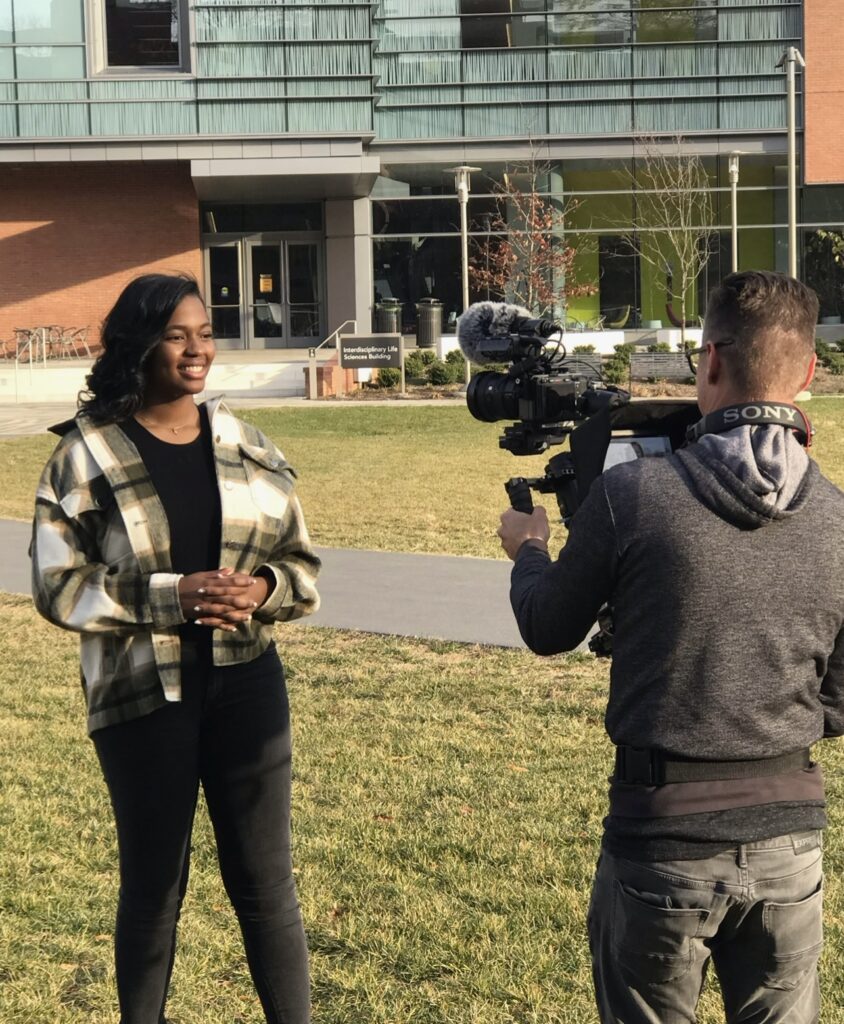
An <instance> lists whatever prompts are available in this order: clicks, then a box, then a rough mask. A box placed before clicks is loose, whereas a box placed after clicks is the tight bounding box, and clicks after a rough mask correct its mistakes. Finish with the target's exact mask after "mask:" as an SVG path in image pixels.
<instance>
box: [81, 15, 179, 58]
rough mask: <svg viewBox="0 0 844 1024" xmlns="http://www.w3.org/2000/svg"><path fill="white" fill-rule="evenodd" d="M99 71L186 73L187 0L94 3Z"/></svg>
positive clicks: (93, 35)
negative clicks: (146, 69)
mask: <svg viewBox="0 0 844 1024" xmlns="http://www.w3.org/2000/svg"><path fill="white" fill-rule="evenodd" d="M90 3H91V4H92V7H93V13H94V18H93V25H94V26H95V28H96V27H99V29H100V34H99V39H98V38H97V36H98V33H97V32H96V30H95V31H94V32H93V33H92V37H93V38H94V40H95V44H96V43H97V42H98V43H99V46H98V47H97V50H98V52H97V53H96V54H95V65H96V67H95V70H99V71H109V70H117V69H124V68H131V69H132V70H133V71H135V70H137V69H139V68H149V69H160V70H162V71H165V70H169V71H186V70H187V63H188V54H187V50H188V47H187V0H90Z"/></svg>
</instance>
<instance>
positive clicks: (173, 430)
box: [135, 412, 199, 434]
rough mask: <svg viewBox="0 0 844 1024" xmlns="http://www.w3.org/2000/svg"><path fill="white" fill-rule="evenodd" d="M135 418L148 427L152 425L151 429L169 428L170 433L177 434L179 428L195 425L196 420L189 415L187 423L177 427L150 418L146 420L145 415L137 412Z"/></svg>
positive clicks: (196, 424) (196, 423)
mask: <svg viewBox="0 0 844 1024" xmlns="http://www.w3.org/2000/svg"><path fill="white" fill-rule="evenodd" d="M135 419H138V420H140V421H141V423H145V424H146V425H147V426H148V427H152V429H153V430H169V431H170V433H171V434H178V433H179V431H180V430H184V429H185V427H196V426H198V425H199V424H198V421H197V418H196V417H193V416H192V417H191V418H190V419H189V420H188V421H187V423H180V424H179V425H178V427H168V426H166V425H165V424H163V423H154V422H153V421H152V420H148V419H147V418H146V417H145V416H141V414H140V413H139V412H136V413H135Z"/></svg>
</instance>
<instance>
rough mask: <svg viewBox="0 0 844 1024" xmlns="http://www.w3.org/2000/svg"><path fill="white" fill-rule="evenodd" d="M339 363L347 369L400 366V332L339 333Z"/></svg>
mask: <svg viewBox="0 0 844 1024" xmlns="http://www.w3.org/2000/svg"><path fill="white" fill-rule="evenodd" d="M340 365H341V366H342V367H343V368H344V369H347V370H354V369H373V368H375V367H382V366H394V367H396V369H401V367H402V339H401V335H400V334H341V335H340Z"/></svg>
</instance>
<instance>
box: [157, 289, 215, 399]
mask: <svg viewBox="0 0 844 1024" xmlns="http://www.w3.org/2000/svg"><path fill="white" fill-rule="evenodd" d="M215 352H216V349H215V346H214V336H213V334H212V333H211V324H210V323H209V322H208V313H207V311H206V309H205V306H204V305H203V304H202V302H201V301H200V300H199V299H198V298H197V297H196V296H195V295H188V296H187V298H184V299H182V301H181V302H180V303H179V305H178V306H176V308H175V309H174V310H173V315H172V316H171V317H170V320H169V322H168V324H167V327H166V328H165V329H164V334H163V335H162V337H161V341H160V342H159V344H158V346H157V348H155V349H154V350H153V352H152V355H151V356H150V357H149V362H148V363H147V369H146V388H145V391H144V401H145V403H146V404H152V403H156V402H172V401H173V400H174V399H177V398H181V397H182V396H183V395H197V394H199V393H200V392H201V391H202V390H203V389H204V388H205V378H206V377H207V376H208V370H209V369H210V367H211V363H212V362H213V361H214V355H215Z"/></svg>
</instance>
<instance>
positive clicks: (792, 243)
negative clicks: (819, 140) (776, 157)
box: [775, 46, 806, 277]
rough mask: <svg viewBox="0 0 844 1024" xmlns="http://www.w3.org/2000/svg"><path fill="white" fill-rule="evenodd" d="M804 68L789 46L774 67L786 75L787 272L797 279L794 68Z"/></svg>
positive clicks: (794, 51) (799, 58) (803, 64)
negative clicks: (781, 69)
mask: <svg viewBox="0 0 844 1024" xmlns="http://www.w3.org/2000/svg"><path fill="white" fill-rule="evenodd" d="M797 64H799V65H800V67H801V68H805V67H806V61H805V60H803V54H802V53H801V52H800V51H799V50H798V49H797V47H796V46H789V48H788V49H787V50H786V51H785V53H784V54H783V55H782V57H780V59H779V60H778V61H777V63H776V65H775V67H778V68H785V70H786V73H787V75H788V272H789V274H790V275H791V276H792V277H797V126H796V121H797V117H796V108H797V103H796V98H795V75H796V67H795V65H797Z"/></svg>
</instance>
